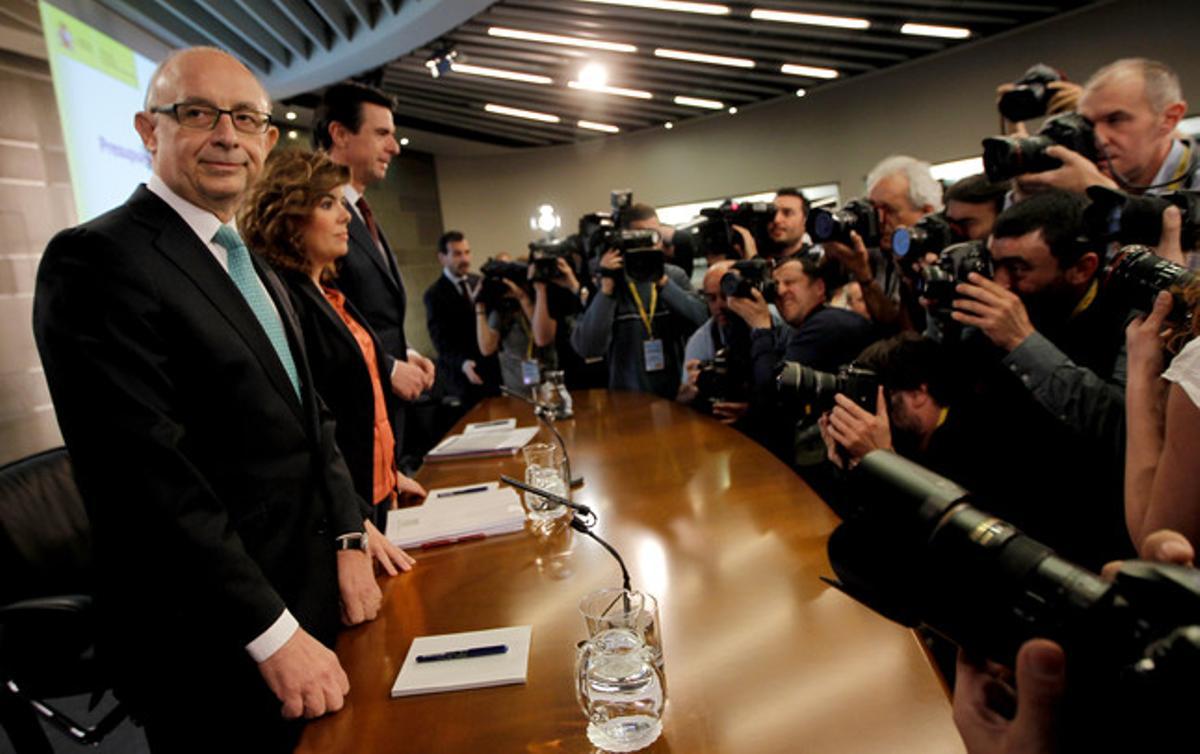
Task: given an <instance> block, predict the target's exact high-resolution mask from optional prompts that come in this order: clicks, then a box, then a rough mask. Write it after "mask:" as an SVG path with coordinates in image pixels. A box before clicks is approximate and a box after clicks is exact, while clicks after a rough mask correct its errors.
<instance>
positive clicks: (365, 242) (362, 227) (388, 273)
mask: <svg viewBox="0 0 1200 754" xmlns="http://www.w3.org/2000/svg"><path fill="white" fill-rule="evenodd" d="M342 203H343V204H345V205H346V209H348V210H349V211H350V244H351V246H358V247H359V251H360V252H361V253H363V254H365V255H367V257H369V258H370V260H371V262H372V263H373V264H374V265H375V266H376V267H378V268H379V272H380V273H381V274H382V275H383V279H384V280H386V281H387V282H388V285H390V286H391V287H392V288H394V289H395V290H396V291H397V292H399V290H400V285H399V283H397V281H396V276H395V275H394V274H393V273H392V270H391V269H390V266H389V265H388V263H387V262H386V261H384V259H383V255H382V254H380V252H379V247H378V246H376V245H375V239H374V238H372V237H371V231H370V230H368V229H367V224H366V223H365V222H363V219H362V218H361V217H359V215H358V211H357V210H355V209H354V208H353V207H351V206H350V202H347V201H346V200H344V199H343V200H342ZM379 238H380V240H381V241H383V246H384V248H385V249H387V253H388V254H391V253H392V252H391V250H390V249H389V248H388V245H387V241H386V240H383V233H382V231H381V232H380V234H379Z"/></svg>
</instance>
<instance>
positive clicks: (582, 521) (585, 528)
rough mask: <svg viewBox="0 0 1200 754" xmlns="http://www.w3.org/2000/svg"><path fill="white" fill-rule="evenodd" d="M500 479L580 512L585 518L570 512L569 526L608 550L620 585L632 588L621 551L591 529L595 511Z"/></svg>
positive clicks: (505, 478)
mask: <svg viewBox="0 0 1200 754" xmlns="http://www.w3.org/2000/svg"><path fill="white" fill-rule="evenodd" d="M500 481H502V482H505V483H507V484H511V485H512V486H513V487H516V488H517V489H519V490H524V491H525V492H531V493H533V494H535V495H540V496H541V497H544V498H546V499H547V500H550V501H551V502H554V503H558V504H559V505H563V506H566V507H567V508H569V509H571V510H572V511H575V512H578V513H579V514H580V516H583V517H585V518H581V517H580V516H577V515H575V513H572V514H571V528H572V529H574V530H575V531H577V532H579V533H580V534H586V535H587V536H589V537H591V538H592V539H594V540H596V541H597V542H599V543H600V546H601V547H603V548H604V549H605V550H608V552H609V554H611V555H612V556H613V557H614V558H616V561H617V565H618V566H620V567H621V585H622V586H623V587H624V588H625V591H626V592H632V591H633V588H632V587H631V586H630V580H629V569H628V568H626V567H625V560H624V559H623V558H622V557H621V553H619V552H617V550H616V548H615V547H613V546H612V545H610V544H609V543H608V542H605V541H604V540H603V539H601V538H600V537H599V536H598V535H597V534H596V533H595V532H594V531H592V527H593V526H595V525H596V513H595V511H593V510H592V509H591V508H589V507H587V506H586V505H584V504H583V503H576V502H574V501H572V500H568V499H566V498H565V497H563V496H562V495H555V494H554V493H553V492H546V491H545V490H542V489H539V488H537V487H534V486H532V485H529V484H525V483H524V482H519V481H517V480H516V479H513V478H512V477H510V476H505V475H504V474H501V475H500ZM626 599H628V598H626Z"/></svg>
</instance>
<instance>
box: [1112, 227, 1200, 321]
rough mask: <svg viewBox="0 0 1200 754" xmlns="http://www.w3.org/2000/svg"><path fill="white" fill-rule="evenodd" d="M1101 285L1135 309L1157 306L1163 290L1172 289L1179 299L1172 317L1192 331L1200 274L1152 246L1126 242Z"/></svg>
mask: <svg viewBox="0 0 1200 754" xmlns="http://www.w3.org/2000/svg"><path fill="white" fill-rule="evenodd" d="M1101 287H1102V288H1103V289H1104V293H1105V295H1106V296H1112V297H1114V298H1116V299H1117V300H1119V301H1121V302H1122V303H1124V304H1126V305H1128V306H1129V307H1131V308H1133V309H1139V310H1141V311H1144V312H1148V311H1150V310H1151V309H1152V308H1153V307H1154V299H1155V298H1157V297H1158V294H1159V293H1160V292H1161V291H1169V292H1170V293H1171V295H1172V297H1174V299H1175V302H1174V304H1173V305H1172V307H1171V313H1170V314H1169V315H1168V317H1167V318H1168V320H1170V321H1171V322H1172V323H1175V324H1176V325H1178V327H1176V328H1175V329H1176V330H1177V331H1182V332H1183V333H1190V332H1191V328H1192V311H1193V310H1194V309H1195V307H1196V304H1197V302H1198V301H1200V278H1198V277H1197V275H1196V273H1194V272H1192V271H1191V270H1189V269H1188V268H1186V267H1183V266H1180V265H1178V264H1175V263H1174V262H1172V261H1170V260H1167V259H1163V258H1162V257H1160V256H1158V255H1156V254H1155V253H1154V249H1151V248H1150V247H1148V246H1126V247H1124V248H1122V249H1121V251H1120V253H1119V254H1117V256H1115V257H1114V258H1113V260H1112V261H1111V262H1109V263H1108V264H1107V265H1105V267H1104V273H1103V278H1102V285H1101Z"/></svg>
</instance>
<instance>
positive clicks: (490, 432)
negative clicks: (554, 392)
mask: <svg viewBox="0 0 1200 754" xmlns="http://www.w3.org/2000/svg"><path fill="white" fill-rule="evenodd" d="M537 433H538V428H537V427H517V426H516V420H515V419H504V420H499V421H495V422H481V423H479V424H470V425H468V426H467V429H466V431H465V432H463V433H462V434H461V435H450V436H449V437H447V438H446V439H444V440H442V441H441V442H440V443H438V444H437V446H436V447H434V449H433V450H431V451H429V453H428V454H426V456H425V460H427V461H447V460H452V459H457V458H486V457H488V456H511V455H513V454H515V453H516V452H517V451H518V450H520V449H521V448H523V447H525V444H526V443H528V442H529V441H530V440H532V439H533V437H534V435H536V434H537Z"/></svg>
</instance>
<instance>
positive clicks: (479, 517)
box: [387, 485, 525, 547]
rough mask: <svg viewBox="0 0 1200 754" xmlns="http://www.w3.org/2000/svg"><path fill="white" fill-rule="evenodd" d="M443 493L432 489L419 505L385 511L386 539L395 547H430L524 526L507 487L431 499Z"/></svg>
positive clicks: (518, 506) (520, 510) (522, 512)
mask: <svg viewBox="0 0 1200 754" xmlns="http://www.w3.org/2000/svg"><path fill="white" fill-rule="evenodd" d="M484 486H485V485H480V487H484ZM466 489H471V488H470V487H468V488H466ZM444 492H445V491H438V490H435V491H434V492H433V493H431V494H430V496H429V497H428V498H426V501H425V503H423V504H422V505H418V506H416V507H413V508H398V509H396V510H391V511H388V519H387V538H388V540H390V541H391V542H392V543H393V544H395V545H396V546H397V547H434V546H437V545H443V544H453V543H454V542H461V541H465V540H472V539H482V538H484V537H490V536H494V535H497V534H507V533H509V532H514V531H520V530H521V529H522V528H524V526H525V510H524V509H523V508H522V507H521V501H520V500H519V499H518V498H517V494H516V492H514V491H513V489H512V488H511V487H504V488H495V487H492V488H489V489H482V490H479V489H477V488H476V491H473V492H467V493H465V494H458V495H450V496H444V497H443V496H438V497H435V495H438V494H442V493H444Z"/></svg>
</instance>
